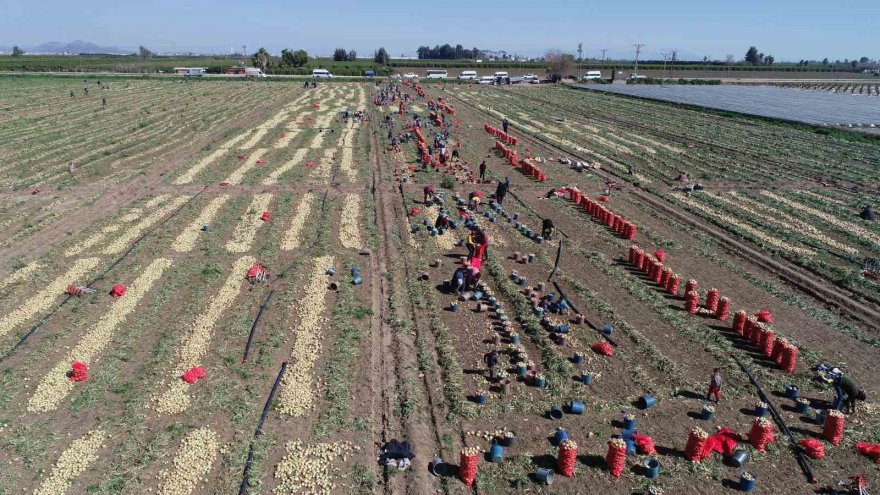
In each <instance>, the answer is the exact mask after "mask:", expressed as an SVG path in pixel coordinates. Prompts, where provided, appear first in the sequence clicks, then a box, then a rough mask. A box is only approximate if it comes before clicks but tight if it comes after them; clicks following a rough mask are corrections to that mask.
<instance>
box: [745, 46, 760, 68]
mask: <svg viewBox="0 0 880 495" xmlns="http://www.w3.org/2000/svg"><path fill="white" fill-rule="evenodd" d="M746 62H748V63H750V64H752V65H758V64H760V63H761V56H760V55H759V54H758V49H757V48H755V47H754V46H752V47H749V51H747V52H746Z"/></svg>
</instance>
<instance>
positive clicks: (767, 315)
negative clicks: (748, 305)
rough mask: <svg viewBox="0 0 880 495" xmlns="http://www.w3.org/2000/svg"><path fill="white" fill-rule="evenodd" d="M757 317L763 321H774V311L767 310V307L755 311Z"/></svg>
mask: <svg viewBox="0 0 880 495" xmlns="http://www.w3.org/2000/svg"><path fill="white" fill-rule="evenodd" d="M755 318H757V319H758V321H760V322H761V323H773V313H771V312H769V311H767V310H766V309H762V310H761V311H758V312H757V313H755Z"/></svg>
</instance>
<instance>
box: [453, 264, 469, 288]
mask: <svg viewBox="0 0 880 495" xmlns="http://www.w3.org/2000/svg"><path fill="white" fill-rule="evenodd" d="M466 277H467V269H466V268H464V267H461V268H459V269H457V270H455V273H453V274H452V280H450V281H449V287H450V288H451V289H452V291H453V292H457V293H459V294H460V293H461V292H462V291H464V282H465V278H466Z"/></svg>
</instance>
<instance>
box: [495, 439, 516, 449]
mask: <svg viewBox="0 0 880 495" xmlns="http://www.w3.org/2000/svg"><path fill="white" fill-rule="evenodd" d="M515 443H516V437H501V438H499V439H498V445H501V446H502V447H513V445H514V444H515Z"/></svg>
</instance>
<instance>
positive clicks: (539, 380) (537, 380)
mask: <svg viewBox="0 0 880 495" xmlns="http://www.w3.org/2000/svg"><path fill="white" fill-rule="evenodd" d="M545 385H547V380H546V379H544V378H535V386H536V387H538V388H544V386H545Z"/></svg>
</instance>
